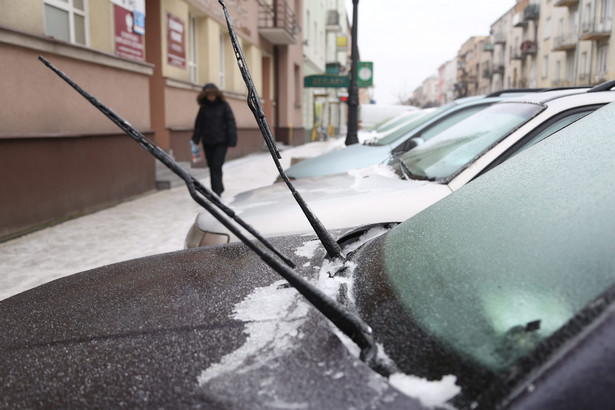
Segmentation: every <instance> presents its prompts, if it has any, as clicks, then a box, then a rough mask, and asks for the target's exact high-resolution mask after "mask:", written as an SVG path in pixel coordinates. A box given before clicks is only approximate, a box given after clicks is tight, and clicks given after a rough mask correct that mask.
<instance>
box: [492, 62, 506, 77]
mask: <svg viewBox="0 0 615 410" xmlns="http://www.w3.org/2000/svg"><path fill="white" fill-rule="evenodd" d="M493 74H494V75H495V74H504V64H497V63H496V64H495V65H494V66H493Z"/></svg>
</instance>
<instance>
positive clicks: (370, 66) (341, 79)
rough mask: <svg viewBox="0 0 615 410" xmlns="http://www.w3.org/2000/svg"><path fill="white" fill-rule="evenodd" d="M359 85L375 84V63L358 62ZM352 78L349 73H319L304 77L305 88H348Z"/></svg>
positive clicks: (370, 85) (360, 86) (361, 86)
mask: <svg viewBox="0 0 615 410" xmlns="http://www.w3.org/2000/svg"><path fill="white" fill-rule="evenodd" d="M357 77H358V78H357V86H359V88H365V87H372V86H373V85H374V63H372V62H369V61H360V62H359V63H358V64H357ZM349 85H350V79H349V78H348V76H347V75H335V74H317V75H308V76H306V77H303V86H304V87H305V88H309V87H312V88H348V86H349Z"/></svg>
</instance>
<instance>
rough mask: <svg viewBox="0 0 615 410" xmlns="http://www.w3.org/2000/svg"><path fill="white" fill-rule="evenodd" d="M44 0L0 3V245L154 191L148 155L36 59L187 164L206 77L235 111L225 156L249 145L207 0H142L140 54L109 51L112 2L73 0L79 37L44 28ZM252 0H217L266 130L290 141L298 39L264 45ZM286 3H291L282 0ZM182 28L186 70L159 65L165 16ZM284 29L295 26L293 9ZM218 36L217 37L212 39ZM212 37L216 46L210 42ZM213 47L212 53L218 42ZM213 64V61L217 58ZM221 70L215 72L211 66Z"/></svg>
mask: <svg viewBox="0 0 615 410" xmlns="http://www.w3.org/2000/svg"><path fill="white" fill-rule="evenodd" d="M44 4H45V3H44V1H41V0H20V1H15V0H0V10H2V11H1V12H0V55H1V56H2V58H1V60H0V89H1V90H3V95H4V96H5V98H3V99H2V101H0V172H2V175H10V176H11V177H10V178H6V179H5V180H4V181H3V182H2V183H1V185H0V190H1V191H0V192H2V196H3V198H10V200H5V201H2V204H1V205H0V240H3V239H6V238H10V237H14V236H17V235H20V234H23V233H25V232H29V231H31V230H34V229H37V228H40V227H42V226H45V225H47V224H51V223H55V222H58V221H61V220H64V219H66V218H70V217H73V216H75V215H80V214H83V213H86V212H91V211H93V210H96V209H101V208H104V207H107V206H109V205H112V204H114V203H118V202H121V201H124V200H126V199H129V198H132V197H135V196H138V195H142V194H143V193H146V192H148V191H151V190H154V189H155V186H156V184H155V161H154V159H153V157H151V156H150V155H149V154H148V153H147V152H146V151H145V150H143V149H142V148H140V147H139V146H138V145H137V144H136V143H135V142H134V141H132V140H131V139H130V138H129V137H127V136H126V135H124V134H123V133H122V132H121V131H120V130H119V129H118V128H117V126H115V125H114V124H113V123H112V122H111V121H109V120H108V119H106V118H105V117H104V116H103V115H102V114H101V113H100V112H98V111H97V110H96V109H94V108H93V107H91V106H90V105H89V104H88V103H87V102H86V101H85V100H84V99H83V98H82V97H80V96H79V95H78V94H77V93H76V92H75V91H74V90H73V89H72V88H71V87H69V86H68V85H67V84H65V83H64V82H63V81H62V80H61V79H60V78H59V77H57V76H56V75H55V74H54V73H52V72H51V71H50V70H49V69H47V68H46V67H45V66H44V65H43V64H41V63H40V62H39V61H38V60H37V57H38V55H44V56H45V57H46V58H47V59H48V60H50V61H51V62H52V63H53V64H55V65H57V66H58V67H59V68H60V69H61V70H63V71H65V72H66V73H67V74H68V75H69V76H71V77H72V78H73V79H74V80H75V81H76V82H77V83H79V84H80V85H81V86H83V87H84V88H85V89H86V90H87V91H89V92H90V93H91V94H93V95H94V96H95V97H96V98H97V99H98V100H100V101H101V102H102V103H104V104H106V105H108V106H109V107H110V108H112V109H113V110H114V111H115V112H117V113H118V114H120V115H121V116H122V117H123V118H125V119H126V120H127V121H128V122H130V123H131V124H132V125H133V126H134V127H135V128H136V129H137V130H139V131H141V132H142V133H143V134H145V135H146V136H147V137H148V138H150V139H151V140H153V141H155V142H156V143H157V144H158V145H160V146H161V148H163V149H165V150H168V151H169V152H171V153H173V154H174V155H175V157H176V159H178V160H180V161H183V160H189V158H190V151H189V144H188V139H189V138H190V136H191V135H192V129H193V125H194V118H195V116H196V113H197V110H198V106H197V103H196V96H197V95H198V93H199V91H200V90H201V88H202V86H203V84H204V83H206V82H214V83H216V84H220V82H221V81H223V82H224V86H223V87H222V89H223V91H224V93H225V96H226V98H227V100H228V101H229V103H230V104H231V107H232V109H233V111H234V113H235V116H236V119H237V124H238V131H239V143H238V146H237V147H235V148H232V149H230V150H229V153H228V156H227V158H229V159H230V158H234V157H237V156H241V155H245V154H247V153H250V152H254V151H260V150H261V149H262V146H263V139H262V136H261V135H260V131H259V129H258V126H257V124H256V120H255V119H254V115H253V114H252V112H251V111H250V110H249V108H248V107H247V104H246V99H247V89H246V87H245V85H244V82H243V79H242V77H241V74H240V71H239V69H238V66H237V61H236V60H235V57H234V51H233V49H232V47H231V44H230V37H229V36H228V34H227V28H226V22H225V19H224V14H223V11H222V8H221V6H220V4H219V2H218V1H216V0H147V2H146V3H145V4H146V17H145V26H146V27H145V35H144V37H143V38H142V40H143V45H144V56H143V60H142V61H135V60H133V59H127V58H122V57H119V56H118V55H115V52H116V51H115V14H114V10H116V9H115V7H116V6H115V5H114V3H112V2H111V0H85V5H86V9H85V10H86V14H87V16H88V17H89V18H88V23H87V24H86V39H87V41H86V44H85V45H81V44H75V43H71V42H69V41H61V40H57V39H53V38H51V37H49V36H47V35H46V34H45V12H44V10H45V9H44ZM263 4H264V3H263V2H259V1H254V0H248V1H244V0H227V1H226V5H227V7H228V9H229V13H230V15H231V17H232V19H233V25H234V28H235V31H236V33H237V35H238V37H239V41H240V43H241V46H242V47H243V51H244V54H245V58H246V62H247V65H248V69H249V70H250V73H251V75H252V80H253V82H254V84H255V86H256V89H257V92H258V94H259V96H260V98H261V102H262V103H263V108H264V110H265V113H266V115H267V118H268V120H269V124H270V127H271V129H272V130H273V132H274V137H275V138H276V139H278V140H279V141H282V142H285V143H294V144H296V143H302V142H303V141H304V138H303V119H302V115H301V114H302V103H301V96H302V93H303V87H302V85H303V84H302V79H303V72H302V71H303V70H302V61H303V55H302V35H301V31H300V30H299V31H297V32H293V33H292V35H293V36H294V40H295V41H294V42H292V43H291V44H274V43H272V42H270V41H269V40H267V39H266V38H264V36H263V35H261V34H262V33H261V26H260V24H261V21H259V8H260V7H262V5H263ZM288 4H289V5H290V6H291V7H294V9H295V10H299V11H300V10H301V9H302V2H301V0H289V1H288ZM168 13H170V14H172V15H173V16H175V17H177V18H179V19H180V20H181V21H183V23H184V35H185V37H184V42H185V52H186V59H187V60H190V58H191V57H192V55H191V49H190V46H191V40H190V37H189V28H190V24H191V23H190V22H191V21H192V20H191V17H195V18H196V26H197V27H198V33H199V34H198V47H197V50H198V73H197V77H198V78H194V77H192V76H191V72H190V70H189V67H188V64H186V67H177V66H174V65H172V64H169V62H168V61H167V57H168V56H167V21H166V19H167V15H168ZM295 15H296V16H297V18H298V20H299V21H298V24H297V26H296V27H299V28H300V27H301V13H295ZM221 36H224V38H223V41H222V43H221V42H220V38H221ZM221 44H222V46H221ZM221 47H222V48H221ZM222 59H224V60H222ZM222 61H224V70H223V72H221V69H220V67H221V62H222Z"/></svg>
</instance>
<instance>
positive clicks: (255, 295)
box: [197, 280, 309, 386]
mask: <svg viewBox="0 0 615 410" xmlns="http://www.w3.org/2000/svg"><path fill="white" fill-rule="evenodd" d="M286 284H287V282H286V281H285V280H279V281H277V282H275V283H273V284H271V285H269V286H267V287H262V288H256V289H254V290H253V291H252V293H251V294H250V295H248V296H247V297H246V298H245V299H244V300H243V301H242V302H240V303H238V304H237V305H236V306H235V314H234V315H233V318H234V319H236V320H240V321H244V322H246V330H245V333H247V335H248V337H247V340H246V342H245V343H244V345H243V346H241V347H240V348H239V349H237V350H235V351H234V352H232V353H229V354H228V355H226V356H224V357H223V358H222V360H221V361H220V363H217V364H214V365H212V366H210V367H209V368H208V369H206V370H204V371H203V372H201V374H200V376H198V378H197V382H198V384H199V386H203V385H205V384H206V383H207V382H208V381H209V380H212V379H214V378H217V377H219V376H222V375H224V374H231V373H235V374H243V373H247V372H250V371H251V370H253V369H256V368H260V367H262V366H265V365H266V363H267V362H268V361H270V360H271V359H272V358H275V357H279V356H285V355H288V354H289V353H288V352H289V351H292V350H294V349H295V347H294V344H293V343H292V339H293V338H296V337H301V334H300V332H299V327H300V326H301V325H302V324H303V323H304V322H305V320H306V319H307V314H308V310H309V306H308V303H307V302H306V301H305V300H304V299H303V298H300V297H299V293H298V292H297V291H296V290H295V289H294V288H289V287H285V286H284V285H286Z"/></svg>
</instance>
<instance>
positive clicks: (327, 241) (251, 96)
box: [218, 0, 342, 258]
mask: <svg viewBox="0 0 615 410" xmlns="http://www.w3.org/2000/svg"><path fill="white" fill-rule="evenodd" d="M218 2H219V3H220V5H221V6H222V8H223V10H224V17H225V19H226V25H227V26H228V31H229V35H230V37H231V43H232V44H233V50H234V51H235V58H236V59H237V64H238V66H239V71H241V76H242V77H243V81H244V82H245V83H246V87H247V88H248V107H250V110H251V111H252V114H254V118H255V119H256V122H257V123H258V127H259V128H260V130H261V133H262V134H263V138H264V139H265V143H266V144H267V148H269V152H270V153H271V157H272V158H273V162H274V163H275V166H276V168H277V169H278V173H279V174H280V177H281V178H282V179H283V180H284V182H285V183H286V185H287V186H288V189H289V190H290V192H291V193H292V195H293V197H294V198H295V200H296V201H297V204H299V207H300V208H301V210H302V211H303V213H304V214H305V216H306V218H307V220H308V221H309V222H310V225H312V228H313V229H314V232H316V236H318V239H320V242H322V245H323V247H324V248H325V250H326V251H327V254H328V255H329V256H330V257H331V258H336V257H339V256H341V254H342V250H341V248H340V246H339V245H338V244H337V242H336V241H335V240H334V239H333V237H332V236H331V235H330V234H329V232H328V231H327V229H326V228H325V227H324V226H323V224H322V223H321V222H320V220H319V219H318V218H317V217H316V215H314V213H313V212H312V211H311V210H310V208H309V206H308V205H307V203H306V202H305V201H304V200H303V197H302V196H301V194H299V192H297V190H296V189H295V187H294V186H293V184H292V182H290V179H288V176H287V175H286V173H285V172H284V169H283V168H282V165H280V161H279V159H280V158H281V157H280V152H279V151H278V148H277V146H276V145H275V141H274V139H273V135H272V133H271V128H270V127H269V123H268V122H267V117H266V116H265V111H264V110H263V105H262V104H261V101H260V98H259V97H258V93H257V92H256V86H255V85H254V81H252V76H251V75H250V70H249V69H248V65H247V63H246V59H245V57H244V55H243V51H242V49H241V46H240V45H239V40H237V35H236V34H235V29H234V28H233V23H232V22H231V17H230V16H229V13H228V9H227V8H226V4H224V0H218Z"/></svg>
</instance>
